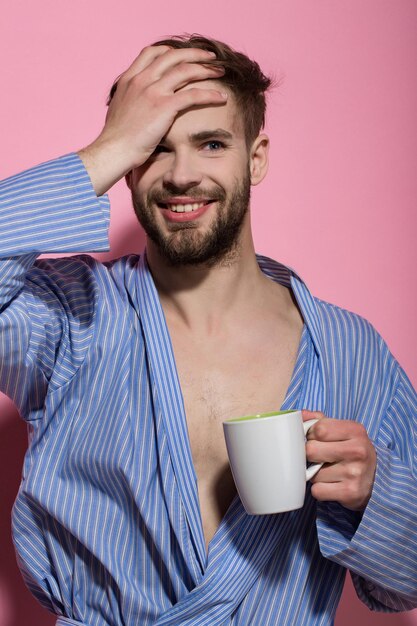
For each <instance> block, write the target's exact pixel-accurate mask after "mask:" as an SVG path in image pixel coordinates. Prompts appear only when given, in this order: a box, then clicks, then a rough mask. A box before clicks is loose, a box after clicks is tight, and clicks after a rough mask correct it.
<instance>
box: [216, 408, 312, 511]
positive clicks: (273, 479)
mask: <svg viewBox="0 0 417 626" xmlns="http://www.w3.org/2000/svg"><path fill="white" fill-rule="evenodd" d="M317 421H318V420H316V419H312V420H308V421H306V422H303V418H302V414H301V411H276V412H275V413H262V414H259V415H247V416H245V417H237V418H234V419H229V420H226V421H225V422H223V430H224V436H225V439H226V446H227V453H228V456H229V462H230V467H231V470H232V474H233V478H234V481H235V484H236V488H237V491H238V493H239V496H240V499H241V501H242V503H243V506H244V507H245V510H246V512H247V513H249V514H250V515H266V514H269V513H282V512H284V511H293V510H295V509H299V508H301V507H302V506H303V504H304V498H305V489H306V481H308V480H310V479H311V478H313V476H314V475H315V474H316V473H317V472H318V471H319V469H320V468H321V466H322V465H323V464H322V463H313V464H311V465H309V466H308V467H306V450H305V443H306V434H307V432H308V431H309V429H310V428H311V427H312V426H313V424H315V423H316V422H317Z"/></svg>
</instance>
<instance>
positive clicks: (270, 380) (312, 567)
mask: <svg viewBox="0 0 417 626" xmlns="http://www.w3.org/2000/svg"><path fill="white" fill-rule="evenodd" d="M268 86H269V81H268V79H267V78H266V77H265V76H264V75H263V74H262V72H261V71H260V69H259V67H258V66H257V64H256V63H254V62H252V61H250V60H249V59H248V58H247V57H245V56H244V55H241V54H239V53H236V52H234V51H232V50H231V49H230V48H229V47H227V46H226V45H224V44H220V43H218V42H213V41H210V40H207V39H204V38H200V37H192V38H185V39H182V38H174V39H170V40H167V41H163V42H158V44H157V45H154V46H151V47H148V48H146V49H145V50H143V51H142V52H141V54H140V55H139V56H138V58H137V59H136V60H135V61H134V62H133V64H132V65H131V66H130V68H129V69H128V70H127V71H126V72H125V73H124V74H122V76H121V77H120V78H119V80H118V81H117V84H116V85H115V86H114V88H113V89H112V92H111V97H110V104H109V111H108V115H107V118H106V123H105V126H104V128H103V131H102V132H101V134H100V136H99V137H98V138H97V139H96V140H95V141H94V142H93V143H92V144H91V145H90V146H88V147H86V148H85V149H83V150H81V151H80V152H79V154H78V155H68V156H66V157H63V158H61V159H58V160H56V161H52V162H50V163H47V164H43V165H41V166H38V167H37V168H33V169H32V170H30V171H28V172H26V173H23V174H20V175H18V176H16V177H13V178H11V179H9V180H7V181H4V183H3V184H2V188H1V190H0V193H1V195H0V203H1V204H0V206H1V207H2V215H4V217H3V218H2V228H1V229H0V232H1V237H2V240H1V242H2V243H1V253H2V261H1V272H2V291H1V298H2V299H1V304H2V307H3V312H2V315H1V316H0V317H1V330H0V337H1V355H2V361H1V368H0V375H1V376H0V379H1V381H2V389H4V390H5V392H6V393H8V394H9V395H10V396H11V397H12V398H13V399H14V401H15V402H16V403H17V405H18V407H19V409H20V412H21V414H22V416H23V417H25V419H27V420H28V423H29V432H30V446H29V451H28V454H27V456H26V459H25V466H24V472H23V473H24V476H23V481H22V486H21V489H20V492H19V496H18V499H17V502H16V507H15V511H14V536H15V542H16V548H17V552H18V558H19V562H20V565H21V569H22V572H23V575H24V577H25V580H26V582H27V584H28V586H29V587H30V588H31V590H32V591H33V593H34V594H35V595H36V596H37V597H38V598H39V599H40V601H41V602H42V603H43V604H44V605H45V606H46V607H48V608H49V609H50V610H52V611H53V612H55V613H56V614H57V615H58V616H60V617H59V618H58V621H57V624H59V625H63V624H88V625H90V626H95V625H100V626H101V625H116V624H128V625H133V624H138V625H139V624H140V625H141V626H145V625H148V624H157V625H158V626H162V625H168V624H170V625H179V624H181V625H182V624H184V625H185V624H187V625H193V626H197V625H200V624H201V625H202V624H207V625H208V624H210V626H213V625H217V624H234V625H235V624H239V625H242V624H256V625H258V624H259V625H262V626H268V625H270V624H331V623H332V621H333V617H334V614H335V611H336V607H337V603H338V600H339V597H340V593H341V590H342V586H343V580H344V576H345V572H346V569H350V570H351V572H352V576H353V579H354V582H355V586H356V589H357V591H358V594H359V596H360V597H361V599H362V600H363V601H364V602H365V603H366V604H367V605H368V606H369V607H370V608H372V609H376V610H383V611H384V610H385V611H395V610H406V609H410V608H412V607H414V606H416V605H417V601H416V600H417V592H416V589H417V567H416V564H415V558H414V546H415V545H416V540H417V524H416V521H417V519H416V518H417V513H416V507H414V506H413V502H414V501H415V500H416V498H417V485H416V481H415V477H414V473H413V472H414V471H415V465H414V463H415V454H416V453H415V448H414V445H413V443H414V442H413V436H414V435H413V434H412V433H415V429H416V417H417V399H416V394H415V392H414V391H413V389H412V388H411V385H410V383H409V381H408V379H407V377H406V375H405V374H404V372H403V371H402V370H401V368H400V367H399V365H398V364H397V363H396V362H395V360H394V359H393V357H392V356H391V355H390V353H389V352H388V349H387V348H386V346H385V344H384V343H383V341H382V340H381V339H380V338H379V337H378V335H377V334H376V333H375V332H374V330H373V329H372V328H371V327H370V326H369V324H367V323H366V322H365V321H364V320H362V319H360V318H358V317H356V316H354V315H352V314H350V313H347V312H346V311H342V310H340V309H338V308H337V307H333V306H331V305H327V304H325V303H323V302H320V301H318V300H316V299H314V298H313V297H312V296H311V295H310V293H309V292H308V290H307V288H306V287H305V285H304V284H303V283H302V281H301V280H300V279H299V277H297V276H296V275H295V274H294V273H293V272H291V271H290V270H288V269H287V268H285V267H284V266H282V265H280V264H277V263H275V262H274V261H271V260H269V259H265V258H260V257H256V255H255V252H254V247H253V242H252V236H251V227H250V219H249V196H250V186H251V185H256V184H258V183H260V182H261V181H262V180H263V178H264V176H265V175H266V172H267V166H268V138H267V136H266V135H265V134H264V133H262V132H261V131H262V126H263V118H264V110H265V99H264V92H265V91H266V89H267V87H268ZM124 176H125V177H126V181H127V184H128V186H129V188H130V189H131V192H132V199H133V205H134V208H135V212H136V214H137V216H138V218H139V220H140V222H141V224H142V225H143V227H144V228H145V231H146V233H147V250H146V254H145V255H143V256H142V257H137V256H130V257H127V258H123V259H119V260H117V261H114V262H112V263H109V264H105V265H103V264H100V263H99V262H97V261H95V260H94V259H92V258H91V257H89V256H86V255H83V256H78V257H75V258H69V259H65V258H64V259H58V260H56V259H55V260H42V261H37V262H36V263H35V259H36V257H37V255H38V254H39V253H41V252H52V251H53V252H56V251H59V252H66V251H73V250H74V249H76V250H77V251H78V252H88V251H91V250H103V249H105V247H106V241H107V226H108V211H107V210H108V203H107V200H106V197H105V196H103V194H105V192H106V191H107V190H108V189H109V188H110V187H111V186H112V185H113V184H114V183H115V182H116V181H117V180H119V179H121V178H122V177H124ZM259 355H262V357H261V358H259ZM279 407H282V408H283V409H288V408H303V407H307V408H308V409H310V410H309V411H307V410H306V411H305V412H304V417H305V418H306V419H308V418H311V417H318V418H319V422H318V423H317V424H316V425H315V426H314V427H313V429H312V430H311V431H310V432H311V434H310V436H309V441H308V443H307V456H308V458H309V460H311V461H318V462H323V463H324V466H323V468H322V469H321V470H320V471H319V473H318V474H317V475H316V477H315V478H314V479H313V481H312V483H313V484H312V487H311V491H308V493H307V497H306V502H305V505H304V507H303V508H302V509H300V510H298V511H294V512H291V513H285V514H279V515H269V516H248V515H247V514H246V513H245V511H244V509H243V507H242V505H241V503H240V500H239V499H238V497H237V496H236V495H235V489H234V486H233V481H232V479H231V475H230V471H229V469H228V462H227V456H226V451H225V446H224V442H223V435H222V428H221V423H222V421H223V420H224V419H227V418H229V417H233V416H238V415H244V414H250V413H254V412H256V413H258V412H267V411H272V410H276V409H277V408H279ZM325 415H326V417H325ZM260 453H261V451H260ZM277 488H278V484H277Z"/></svg>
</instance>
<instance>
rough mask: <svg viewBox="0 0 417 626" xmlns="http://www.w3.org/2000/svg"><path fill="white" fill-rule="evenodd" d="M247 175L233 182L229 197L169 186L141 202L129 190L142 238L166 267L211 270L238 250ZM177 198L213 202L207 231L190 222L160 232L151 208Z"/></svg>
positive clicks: (248, 185) (245, 208) (245, 209)
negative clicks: (212, 217)
mask: <svg viewBox="0 0 417 626" xmlns="http://www.w3.org/2000/svg"><path fill="white" fill-rule="evenodd" d="M250 188H251V183H250V174H249V172H246V174H245V177H244V178H243V179H242V180H241V181H237V182H236V184H235V185H234V187H233V188H232V191H231V192H230V194H229V195H227V194H226V192H225V191H224V190H223V189H222V188H221V187H215V188H213V189H204V188H202V187H193V188H190V189H187V191H186V193H184V190H180V189H177V188H175V187H173V186H170V188H166V189H165V190H155V191H154V192H151V193H150V194H149V195H148V197H147V198H146V199H145V200H142V198H140V197H139V195H138V194H137V193H136V192H135V190H134V189H132V202H133V208H134V210H135V213H136V216H137V218H138V220H139V222H140V224H141V226H142V228H143V229H144V231H145V233H146V235H147V236H148V237H149V239H151V241H153V243H154V244H155V245H156V246H157V248H158V251H159V253H160V254H161V256H162V257H163V258H164V260H165V261H166V262H167V263H168V264H169V265H170V266H180V265H188V266H190V265H206V266H208V267H212V266H214V265H219V264H227V263H228V262H229V263H230V262H231V261H232V259H233V258H234V257H235V255H236V253H237V251H238V248H239V234H240V232H241V230H242V226H243V223H244V220H245V216H246V214H247V213H248V209H249V201H250ZM178 195H181V197H184V196H187V195H188V196H189V197H190V198H193V197H194V198H195V197H202V198H210V200H211V201H214V202H217V203H218V207H217V216H216V218H215V220H214V222H213V223H212V224H211V226H210V227H209V229H208V230H206V231H205V232H201V231H200V229H199V227H198V222H197V221H195V222H193V220H192V219H190V220H189V221H187V222H182V223H170V224H168V232H164V231H163V229H162V228H161V226H159V224H158V223H157V222H156V220H155V216H154V211H155V209H152V207H155V206H156V205H157V204H164V203H166V202H167V200H168V199H170V198H172V197H175V196H178Z"/></svg>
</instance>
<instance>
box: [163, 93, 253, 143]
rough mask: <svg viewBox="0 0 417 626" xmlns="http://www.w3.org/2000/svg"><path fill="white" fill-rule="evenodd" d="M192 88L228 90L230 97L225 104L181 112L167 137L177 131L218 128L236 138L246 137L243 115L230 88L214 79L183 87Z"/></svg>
mask: <svg viewBox="0 0 417 626" xmlns="http://www.w3.org/2000/svg"><path fill="white" fill-rule="evenodd" d="M192 88H197V89H219V91H223V92H226V93H227V94H228V98H227V101H226V103H225V104H220V105H209V106H195V107H191V108H189V109H186V110H185V111H183V112H181V113H179V114H178V115H177V117H176V118H175V121H174V123H173V125H172V126H171V128H170V130H169V132H168V134H167V136H166V138H167V139H169V138H171V137H172V138H173V137H174V136H175V135H176V134H177V133H186V134H188V135H191V134H195V133H199V132H203V131H207V130H216V129H223V130H226V131H228V132H230V133H232V135H233V136H234V137H235V138H236V139H244V128H243V120H242V116H241V114H240V111H239V110H238V107H237V105H236V100H235V97H234V95H233V93H232V92H231V91H230V90H229V89H227V88H226V87H225V86H224V85H222V84H221V83H218V82H216V81H214V80H206V81H199V82H194V83H191V84H188V85H186V86H185V87H183V89H184V90H186V89H192Z"/></svg>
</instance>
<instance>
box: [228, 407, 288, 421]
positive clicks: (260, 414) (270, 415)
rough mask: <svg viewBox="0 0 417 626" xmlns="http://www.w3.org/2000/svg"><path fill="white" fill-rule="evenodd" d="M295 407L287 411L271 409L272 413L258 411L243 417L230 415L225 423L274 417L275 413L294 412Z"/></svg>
mask: <svg viewBox="0 0 417 626" xmlns="http://www.w3.org/2000/svg"><path fill="white" fill-rule="evenodd" d="M296 412H297V409H290V410H289V411H272V413H258V414H256V415H244V416H243V417H232V418H231V419H228V420H225V422H224V423H225V424H229V423H230V422H248V421H249V420H257V419H262V418H263V417H274V416H275V415H286V414H287V413H296Z"/></svg>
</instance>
